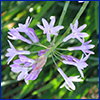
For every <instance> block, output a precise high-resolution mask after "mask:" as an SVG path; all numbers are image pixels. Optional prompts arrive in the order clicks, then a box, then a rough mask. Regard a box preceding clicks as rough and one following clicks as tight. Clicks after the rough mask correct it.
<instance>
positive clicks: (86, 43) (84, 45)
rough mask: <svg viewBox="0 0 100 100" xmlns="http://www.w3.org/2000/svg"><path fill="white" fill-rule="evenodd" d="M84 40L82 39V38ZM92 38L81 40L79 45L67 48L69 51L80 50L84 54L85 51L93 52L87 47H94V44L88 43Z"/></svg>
mask: <svg viewBox="0 0 100 100" xmlns="http://www.w3.org/2000/svg"><path fill="white" fill-rule="evenodd" d="M83 40H84V39H83ZM91 41H92V40H89V41H87V42H85V43H84V42H83V43H82V45H81V46H77V47H69V48H68V50H69V51H73V50H81V51H82V52H83V53H84V54H85V55H86V53H89V54H94V52H93V51H90V50H89V49H92V48H94V46H95V45H93V44H89V43H90V42H91Z"/></svg>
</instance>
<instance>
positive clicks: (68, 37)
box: [63, 34, 73, 42]
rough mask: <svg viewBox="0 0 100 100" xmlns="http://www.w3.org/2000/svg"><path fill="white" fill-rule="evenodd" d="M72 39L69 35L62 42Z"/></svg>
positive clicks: (71, 35)
mask: <svg viewBox="0 0 100 100" xmlns="http://www.w3.org/2000/svg"><path fill="white" fill-rule="evenodd" d="M71 38H73V34H69V35H68V36H66V37H65V38H64V39H63V42H66V41H68V40H69V39H71Z"/></svg>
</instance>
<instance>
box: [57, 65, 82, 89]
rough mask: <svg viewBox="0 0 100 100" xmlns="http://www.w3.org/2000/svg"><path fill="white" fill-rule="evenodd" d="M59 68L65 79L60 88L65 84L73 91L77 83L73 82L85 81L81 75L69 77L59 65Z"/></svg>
mask: <svg viewBox="0 0 100 100" xmlns="http://www.w3.org/2000/svg"><path fill="white" fill-rule="evenodd" d="M57 70H58V72H59V73H60V74H61V75H62V77H63V78H64V80H65V82H64V83H63V84H62V85H61V86H60V88H63V87H64V86H65V87H66V89H68V90H69V91H72V90H75V85H74V84H73V82H81V81H83V80H82V79H81V78H79V76H70V77H67V76H66V74H65V73H64V72H63V71H62V69H61V68H59V67H58V68H57Z"/></svg>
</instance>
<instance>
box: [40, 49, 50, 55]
mask: <svg viewBox="0 0 100 100" xmlns="http://www.w3.org/2000/svg"><path fill="white" fill-rule="evenodd" d="M48 51H49V49H47V50H40V51H39V52H38V56H41V55H43V54H45V53H46V52H48Z"/></svg>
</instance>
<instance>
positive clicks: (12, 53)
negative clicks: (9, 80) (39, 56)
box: [5, 40, 30, 64]
mask: <svg viewBox="0 0 100 100" xmlns="http://www.w3.org/2000/svg"><path fill="white" fill-rule="evenodd" d="M8 43H9V45H10V47H11V48H8V49H7V51H8V53H7V54H6V55H5V56H6V57H9V58H8V60H7V62H8V63H7V64H9V63H10V62H11V60H12V59H13V58H14V57H15V56H16V55H20V54H26V55H29V54H30V51H18V50H16V49H15V48H14V46H13V45H12V43H11V42H10V41H9V40H8Z"/></svg>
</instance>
